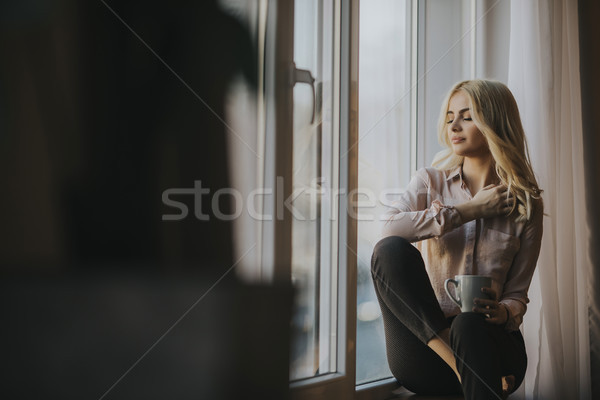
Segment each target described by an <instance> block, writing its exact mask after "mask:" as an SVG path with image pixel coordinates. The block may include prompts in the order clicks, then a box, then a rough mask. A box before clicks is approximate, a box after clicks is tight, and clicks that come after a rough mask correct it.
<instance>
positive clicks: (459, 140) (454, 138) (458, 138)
mask: <svg viewBox="0 0 600 400" xmlns="http://www.w3.org/2000/svg"><path fill="white" fill-rule="evenodd" d="M451 141H452V143H453V144H457V143H462V142H464V141H465V138H461V137H458V136H455V137H453V138H452V139H451Z"/></svg>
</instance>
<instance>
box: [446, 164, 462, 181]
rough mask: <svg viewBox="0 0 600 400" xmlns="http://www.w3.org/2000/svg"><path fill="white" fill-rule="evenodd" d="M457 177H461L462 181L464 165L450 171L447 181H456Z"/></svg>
mask: <svg viewBox="0 0 600 400" xmlns="http://www.w3.org/2000/svg"><path fill="white" fill-rule="evenodd" d="M456 177H460V178H461V180H462V164H461V165H459V166H458V167H456V168H454V169H453V170H452V171H450V173H449V174H448V177H447V178H446V181H451V180H454V179H455V178H456Z"/></svg>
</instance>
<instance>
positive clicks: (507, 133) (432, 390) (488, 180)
mask: <svg viewBox="0 0 600 400" xmlns="http://www.w3.org/2000/svg"><path fill="white" fill-rule="evenodd" d="M439 139H440V141H441V143H442V144H443V145H444V146H445V147H446V149H445V150H444V151H442V152H440V153H439V154H438V155H437V156H436V159H435V161H434V167H435V168H424V169H421V170H419V171H417V173H416V174H415V176H414V177H413V179H412V180H411V182H410V184H409V186H408V188H407V189H406V191H405V192H404V194H403V195H402V196H401V198H400V200H399V201H397V203H395V205H394V207H393V209H392V210H391V213H390V215H389V219H388V221H387V222H386V224H385V228H384V232H383V236H384V239H382V240H381V241H380V242H379V243H377V245H376V246H375V249H374V252H373V258H372V264H371V266H372V275H373V282H374V285H375V291H376V293H377V297H378V300H379V304H380V306H381V310H382V314H383V320H384V326H385V334H386V348H387V357H388V363H389V366H390V370H391V371H392V373H393V374H394V376H395V377H396V379H398V381H399V382H400V383H401V384H402V385H403V386H404V387H406V388H407V389H409V390H411V391H413V392H415V393H419V394H432V395H433V394H452V393H456V394H460V393H462V394H464V396H465V398H466V399H477V400H481V399H499V398H505V397H506V396H507V395H508V394H509V393H512V392H513V391H514V390H516V389H517V388H518V387H519V385H520V384H521V382H522V381H523V378H524V375H525V370H526V368H527V355H526V352H525V345H524V342H523V337H522V336H521V333H520V331H519V326H520V325H521V322H522V321H523V315H524V314H525V311H526V309H527V303H528V302H529V299H528V298H527V291H528V289H529V284H530V282H531V277H532V275H533V272H534V269H535V266H536V261H537V258H538V255H539V250H540V244H541V237H542V216H543V204H542V200H541V197H540V194H541V190H540V188H539V187H538V184H537V182H536V179H535V176H534V173H533V170H532V168H531V164H530V161H529V156H528V150H527V144H526V140H525V135H524V132H523V127H522V125H521V119H520V116H519V111H518V108H517V104H516V101H515V99H514V97H513V96H512V94H511V92H510V90H509V89H508V88H507V87H506V86H505V85H504V84H502V83H500V82H495V81H488V80H470V81H464V82H460V83H458V84H457V85H455V86H454V87H453V88H452V89H451V90H450V92H449V93H448V96H447V98H446V99H445V101H444V103H443V105H442V113H441V116H440V124H439ZM413 243H414V244H415V245H413ZM455 275H489V276H491V277H492V279H493V283H492V288H489V289H482V291H483V292H484V293H485V294H486V295H487V296H485V295H482V298H480V299H477V300H476V305H475V306H474V308H473V310H472V312H462V313H461V311H460V309H459V308H458V307H457V306H456V305H455V304H454V303H453V302H452V301H451V300H450V298H449V297H448V296H447V294H446V293H445V291H444V287H443V286H444V281H445V280H446V279H447V278H453V277H454V276H455ZM488 296H489V299H488V298H486V297H488Z"/></svg>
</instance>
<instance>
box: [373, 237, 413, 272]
mask: <svg viewBox="0 0 600 400" xmlns="http://www.w3.org/2000/svg"><path fill="white" fill-rule="evenodd" d="M415 257H416V258H417V260H420V261H421V262H422V259H421V256H420V253H419V251H418V250H417V249H416V248H415V247H414V246H413V245H412V244H411V243H410V242H409V241H408V240H406V239H404V238H402V237H400V236H388V237H386V238H383V239H381V240H380V241H379V242H377V244H376V245H375V248H374V249H373V256H372V258H371V271H372V272H373V273H377V274H379V273H385V272H391V271H393V272H397V271H399V270H401V269H402V268H403V266H405V265H407V264H413V263H414V260H415Z"/></svg>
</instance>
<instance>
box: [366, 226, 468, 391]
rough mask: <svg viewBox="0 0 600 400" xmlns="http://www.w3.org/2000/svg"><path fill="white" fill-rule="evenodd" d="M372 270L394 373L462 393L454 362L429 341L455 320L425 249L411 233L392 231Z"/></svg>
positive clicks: (414, 384)
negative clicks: (444, 306)
mask: <svg viewBox="0 0 600 400" xmlns="http://www.w3.org/2000/svg"><path fill="white" fill-rule="evenodd" d="M371 273H372V275H373V283H374V285H375V292H376V294H377V298H378V300H379V304H380V306H381V312H382V316H383V322H384V328H385V337H386V350H387V356H388V363H389V366H390V370H391V371H392V374H394V377H396V379H398V381H399V382H400V383H402V385H403V386H404V387H406V388H407V389H409V390H411V391H413V392H415V393H421V394H454V393H461V386H460V383H459V381H458V379H457V377H456V375H455V373H454V371H453V370H452V368H450V366H449V365H448V364H447V363H446V362H444V361H443V360H442V358H440V356H438V354H436V353H435V352H434V351H433V350H432V349H431V348H429V347H428V346H427V343H428V342H429V341H430V340H431V338H433V337H435V335H436V334H437V333H438V332H440V331H442V330H444V329H446V328H448V327H449V326H450V324H449V322H448V321H447V320H446V318H445V317H444V314H443V312H442V310H441V308H440V306H439V303H438V301H437V299H436V297H435V293H434V291H433V288H432V287H431V282H430V281H429V277H428V276H427V272H426V270H425V265H424V263H423V259H422V257H421V254H420V253H419V251H418V250H417V249H416V248H415V247H414V246H412V245H411V244H410V243H409V242H407V241H406V240H405V239H402V238H400V237H394V236H392V237H387V238H385V239H383V240H381V241H380V242H379V243H377V245H376V246H375V249H374V251H373V258H372V260H371Z"/></svg>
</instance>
